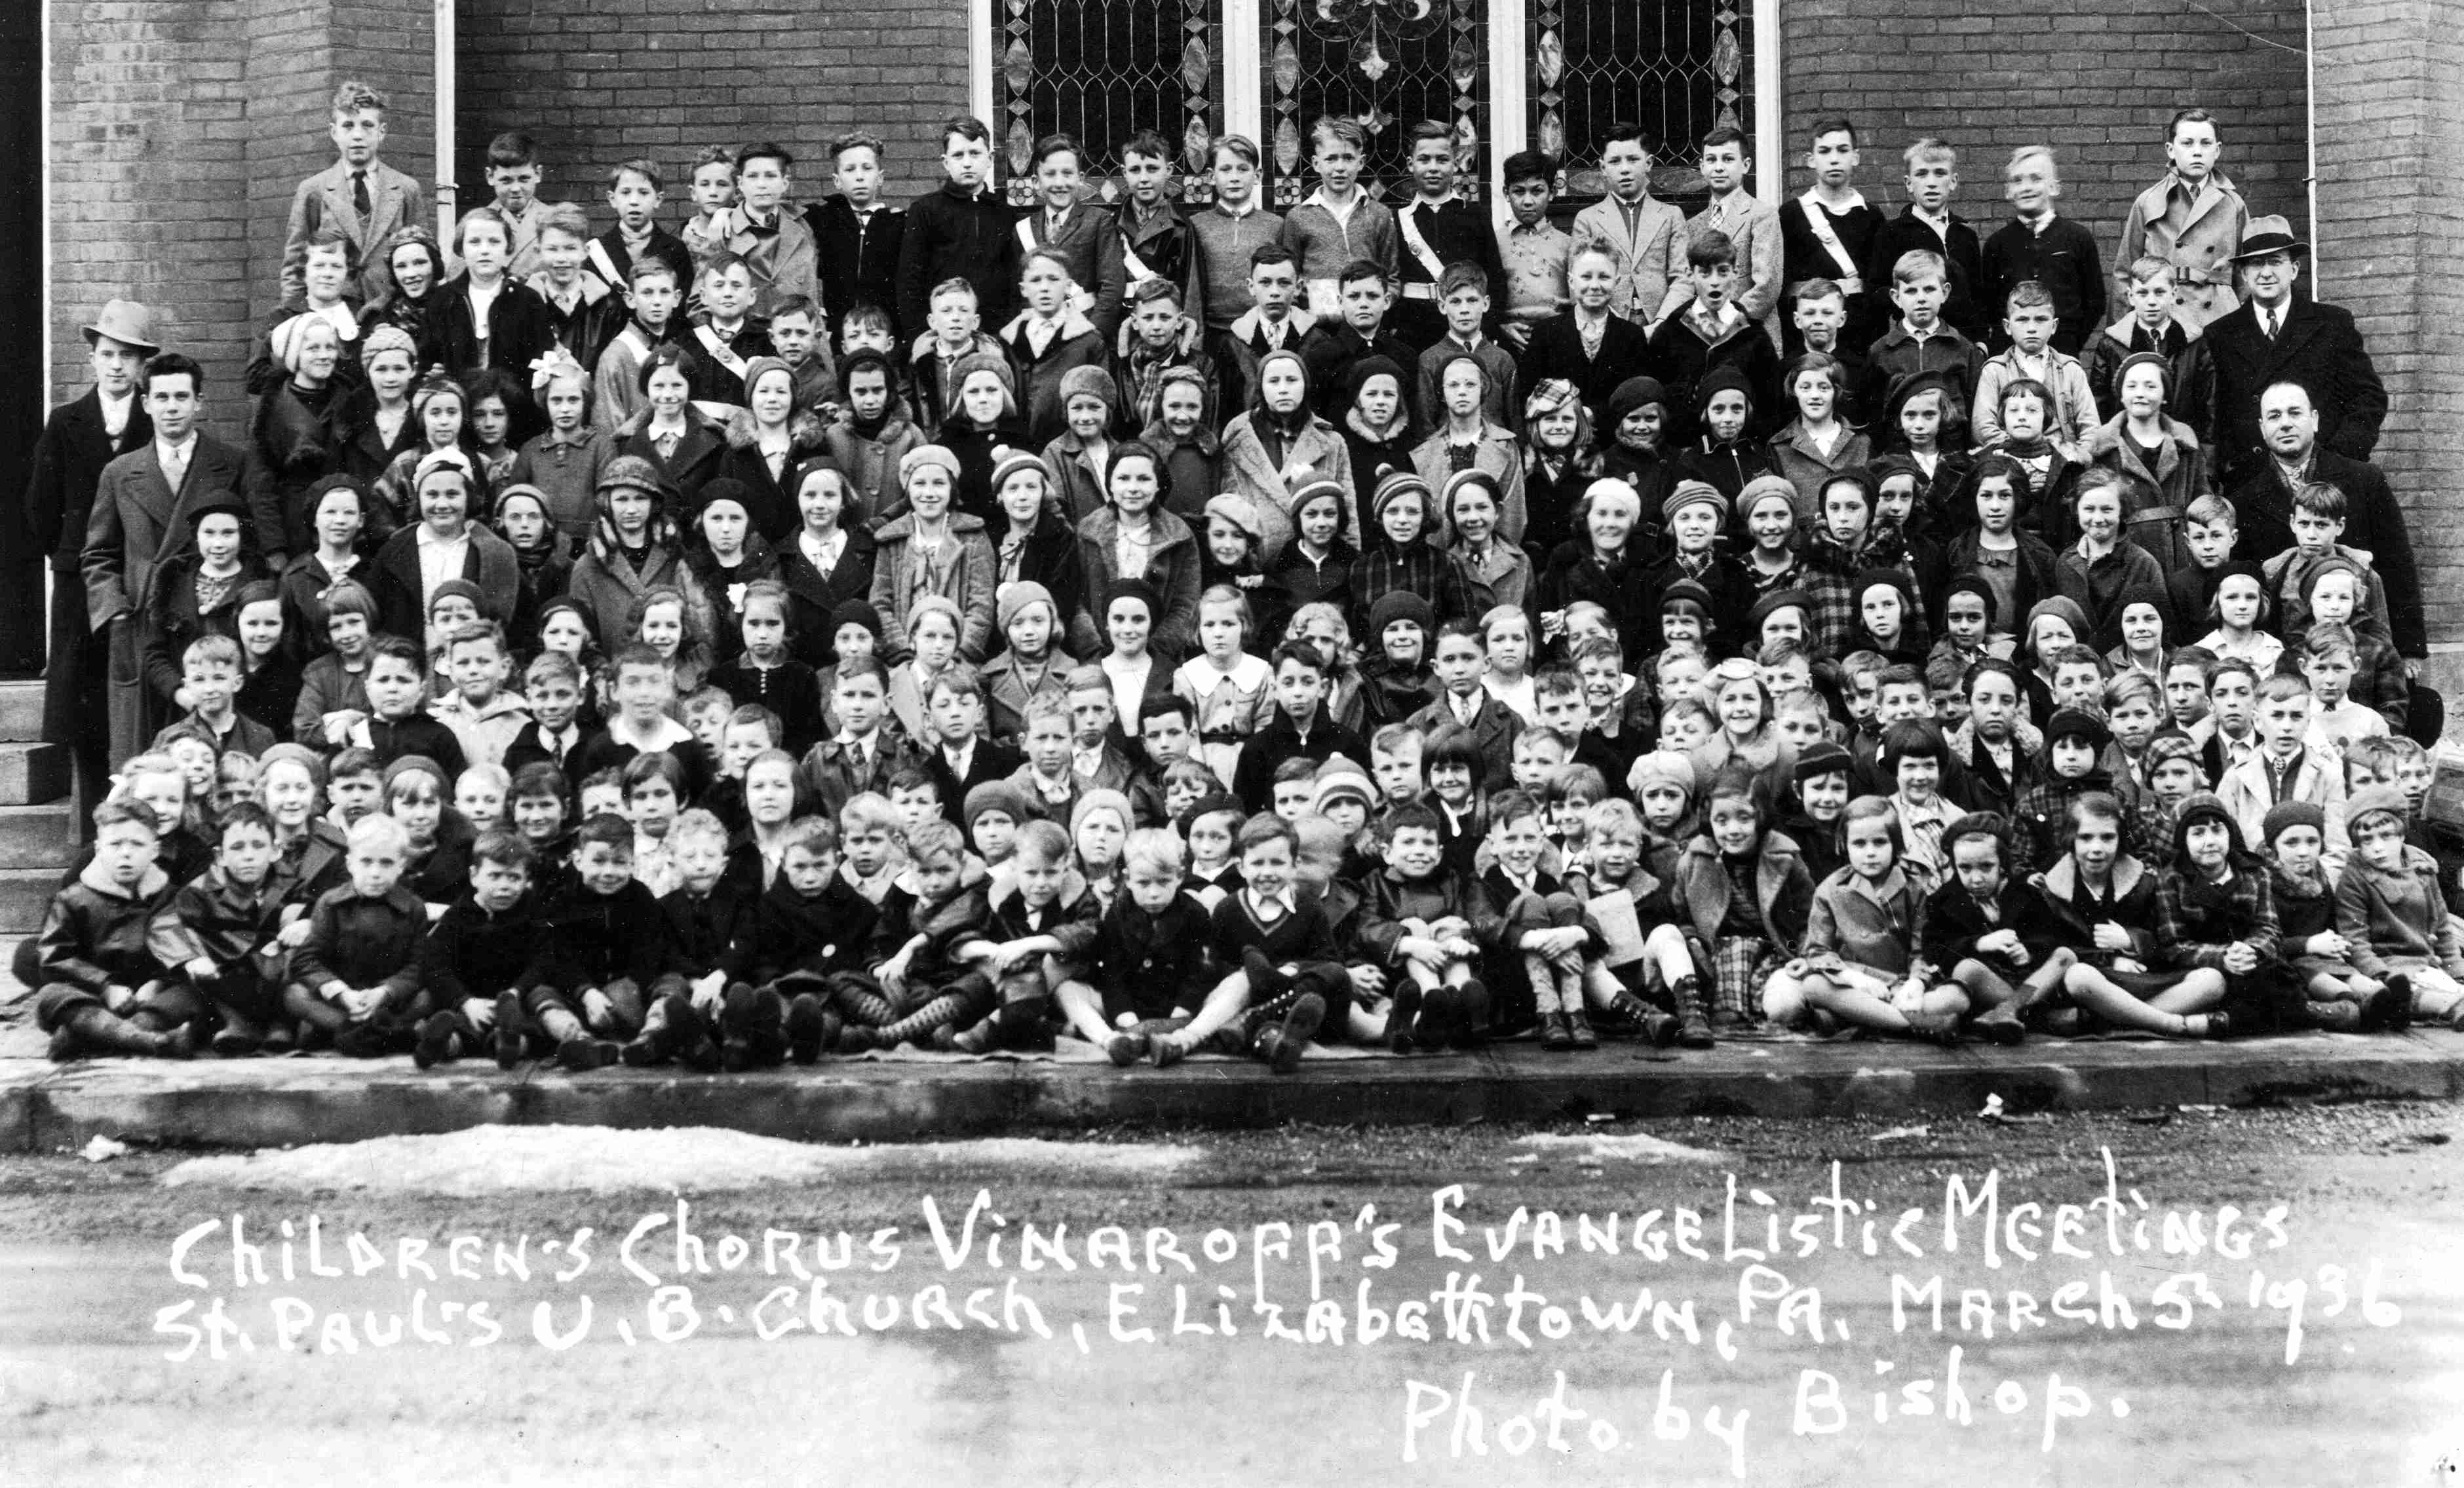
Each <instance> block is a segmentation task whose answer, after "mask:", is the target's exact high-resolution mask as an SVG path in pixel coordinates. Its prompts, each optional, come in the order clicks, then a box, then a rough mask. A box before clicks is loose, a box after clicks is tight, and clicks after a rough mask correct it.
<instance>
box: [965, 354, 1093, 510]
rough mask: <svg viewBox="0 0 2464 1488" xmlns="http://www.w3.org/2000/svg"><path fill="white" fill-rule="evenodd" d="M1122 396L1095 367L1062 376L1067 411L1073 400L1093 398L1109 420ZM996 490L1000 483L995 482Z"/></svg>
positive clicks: (1063, 405) (1079, 367)
mask: <svg viewBox="0 0 2464 1488" xmlns="http://www.w3.org/2000/svg"><path fill="white" fill-rule="evenodd" d="M1119 396H1120V394H1119V390H1118V389H1116V388H1115V387H1114V386H1113V385H1112V375H1111V373H1109V372H1107V371H1105V370H1104V369H1103V368H1102V367H1099V366H1094V365H1091V364H1090V365H1087V366H1076V367H1071V368H1070V369H1069V370H1068V371H1067V372H1064V373H1062V374H1061V406H1062V407H1063V408H1064V409H1065V410H1066V409H1067V408H1068V406H1069V400H1070V399H1072V398H1093V399H1096V400H1098V401H1099V402H1101V403H1102V404H1103V405H1104V413H1105V416H1106V417H1107V418H1109V417H1111V413H1112V404H1113V400H1115V399H1116V398H1118V397H1119ZM994 485H995V486H996V488H998V487H999V485H1000V482H998V481H996V482H994Z"/></svg>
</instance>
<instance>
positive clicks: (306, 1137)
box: [0, 1029, 2464, 1152]
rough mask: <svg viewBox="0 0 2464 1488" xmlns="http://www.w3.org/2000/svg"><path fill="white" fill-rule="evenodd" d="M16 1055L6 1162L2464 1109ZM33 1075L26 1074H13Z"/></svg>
mask: <svg viewBox="0 0 2464 1488" xmlns="http://www.w3.org/2000/svg"><path fill="white" fill-rule="evenodd" d="M30 1033H31V1030H21V1031H12V1034H14V1035H16V1036H12V1037H11V1038H9V1039H7V1040H6V1043H5V1045H0V1152H47V1151H55V1150H59V1149H67V1148H76V1147H78V1146H81V1145H82V1144H83V1143H84V1142H85V1141H86V1140H87V1139H88V1138H90V1137H92V1136H95V1135H98V1134H99V1135H104V1136H110V1137H115V1138H119V1139H121V1140H139V1141H146V1142H157V1143H165V1144H170V1145H175V1146H184V1147H229V1148H255V1147H281V1146H288V1145H295V1144H301V1143H309V1142H347V1141H357V1140H361V1139H363V1138H367V1137H375V1136H385V1135H390V1134H396V1133H405V1132H437V1131H452V1130H459V1129H462V1128H465V1127H477V1126H487V1125H495V1124H505V1125H538V1124H542V1123H565V1124H572V1125H590V1126H606V1127H684V1126H702V1127H729V1128H733V1129H736V1130H740V1131H750V1132H756V1133H759V1134H762V1135H766V1136H777V1137H787V1138H795V1139H801V1140H806V1141H831V1142H839V1141H849V1140H862V1141H868V1142H877V1141H913V1140H918V1139H929V1138H937V1137H953V1136H975V1135H984V1134H988V1133H1026V1132H1038V1131H1041V1132H1053V1131H1085V1130H1089V1129H1095V1128H1101V1127H1122V1126H1127V1127H1268V1126H1276V1125H1280V1124H1283V1123H1287V1122H1302V1123H1309V1124H1313V1125H1328V1126H1408V1125H1422V1124H1447V1125H1454V1124H1461V1123H1466V1122H1474V1121H1488V1122H1551V1121H1559V1120H1566V1119H1570V1118H1572V1119H1579V1118H1581V1117H1584V1116H1587V1115H1594V1114H1614V1115H1617V1116H1619V1117H1666V1116H1706V1115H1721V1116H1739V1115H1750V1116H1771V1117H1807V1116H1850V1115H1854V1116H1898V1115H1903V1114H1904V1115H1920V1114H1923V1115H1941V1114H1954V1113H1973V1112H1975V1111H1977V1110H1978V1109H1979V1108H1980V1107H1982V1106H1983V1105H1985V1103H1986V1101H1987V1099H1988V1098H1989V1097H1991V1096H1997V1095H1998V1096H2000V1097H2001V1099H2002V1102H2003V1105H2004V1108H2005V1109H2007V1110H2009V1111H2011V1112H2013V1113H2030V1112H2036V1111H2067V1110H2110V1109H2119V1108H2149V1107H2162V1106H2171V1105H2222V1106H2234V1105H2269V1104H2277V1103H2283V1102H2290V1101H2340V1100H2367V1099H2412V1100H2449V1101H2452V1100H2456V1099H2458V1098H2464V1033H2457V1032H2453V1031H2450V1030H2447V1029H2426V1030H2416V1031H2414V1032H2411V1033H2408V1034H2402V1035H2371V1036H2366V1037H2363V1036H2355V1035H2347V1034H2321V1033H2305V1034H2298V1035H2288V1036H2284V1037H2278V1038H2266V1039H2238V1040H2233V1041H2231V1042H2225V1043H2199V1042H2168V1041H2154V1040H2120V1039H2114V1040H2096V1039H2088V1040H2073V1041H2060V1040H2054V1039H2035V1040H2031V1041H2030V1042H2028V1043H2027V1044H2025V1045H2022V1046H2021V1047H2018V1048H2015V1049H1996V1048H1989V1047H1986V1046H1983V1045H1968V1046H1963V1047H1961V1048H1958V1049H1940V1048H1934V1047H1932V1046H1929V1045H1924V1044H1915V1043H1900V1042H1885V1041H1875V1040H1861V1039H1850V1040H1831V1041H1817V1040H1806V1039H1759V1040H1747V1039H1733V1040H1729V1041H1727V1042H1724V1043H1723V1044H1722V1045H1721V1046H1720V1047H1719V1048H1717V1049H1713V1050H1710V1051H1707V1052H1704V1053H1694V1054H1681V1053H1678V1052H1676V1051H1661V1050H1654V1049H1650V1048H1646V1047H1639V1046H1637V1045H1634V1044H1608V1045H1604V1046H1603V1047H1602V1048H1600V1049H1599V1050H1598V1051H1597V1052H1596V1053H1593V1054H1588V1055H1555V1054H1547V1053H1543V1052H1542V1051H1541V1050H1540V1049H1539V1048H1538V1047H1537V1046H1535V1045H1533V1044H1529V1043H1510V1044H1500V1045H1495V1046H1493V1047H1491V1048H1490V1049H1488V1050H1486V1051H1485V1052H1482V1053H1478V1054H1454V1055H1443V1056H1435V1057H1419V1058H1413V1059H1393V1058H1385V1057H1376V1058H1362V1057H1354V1058H1349V1059H1317V1058H1312V1059H1309V1060H1308V1061H1304V1063H1303V1065H1302V1068H1301V1070H1300V1072H1299V1073H1298V1074H1295V1075H1292V1076H1289V1077H1287V1078H1277V1077H1276V1076H1274V1075H1272V1074H1271V1073H1269V1072H1268V1071H1266V1070H1265V1068H1263V1067H1262V1066H1260V1065H1257V1064H1254V1063H1249V1062H1245V1061H1229V1060H1205V1059H1197V1060H1192V1061H1189V1062H1186V1063H1183V1064H1180V1065H1177V1066H1176V1067H1174V1068H1172V1069H1168V1070H1155V1069H1149V1068H1146V1067H1143V1066H1138V1067H1133V1068H1131V1069H1127V1070H1118V1069H1114V1068H1112V1067H1111V1066H1110V1065H1109V1064H1105V1063H1103V1062H1101V1061H1100V1059H1097V1060H1095V1061H1092V1062H1089V1061H1083V1060H1079V1061H1069V1060H1052V1059H1042V1060H1037V1059H993V1060H972V1059H967V1058H965V1057H964V1056H936V1055H908V1056H891V1057H882V1056H877V1055H876V1056H867V1057H864V1058H860V1059H853V1060H840V1059H833V1060H828V1061H824V1062H823V1063H821V1064H818V1065H814V1066H811V1067H795V1066H790V1067H788V1068H785V1069H780V1070H771V1071H765V1072H760V1073H755V1074H744V1075H696V1074H693V1073H690V1072H687V1071H683V1070H678V1069H672V1068H670V1069H658V1070H630V1069H623V1068H617V1069H609V1070H604V1071H600V1072H598V1073H594V1074H589V1075H579V1076H577V1075H569V1074H566V1073H564V1072H562V1071H561V1070H558V1069H556V1068H554V1067H553V1066H548V1065H537V1064H525V1065H523V1066H521V1067H519V1068H517V1069H515V1070H513V1071H511V1072H500V1071H498V1070H497V1069H496V1068H495V1065H493V1064H491V1063H488V1062H485V1061H479V1062H463V1063H459V1064H455V1065H452V1066H450V1067H447V1068H444V1069H439V1070H435V1071H430V1072H429V1073H425V1074H423V1073H420V1072H419V1071H417V1070H415V1069H413V1068H412V1067H411V1064H410V1061H408V1060H407V1059H390V1060H378V1061H347V1060H341V1059H336V1058H331V1057H318V1058H297V1057H295V1058H289V1059H250V1060H231V1061H224V1060H214V1059H210V1058H208V1059H200V1060H197V1061H193V1062H188V1063H174V1062H165V1061H149V1060H97V1061H84V1062H79V1063H74V1064H53V1063H50V1062H48V1061H44V1060H42V1059H40V1058H38V1057H29V1056H30V1053H31V1051H30V1049H29V1047H28V1042H29V1040H28V1039H25V1038H24V1037H23V1036H22V1035H23V1034H30ZM12 1056H13V1057H12Z"/></svg>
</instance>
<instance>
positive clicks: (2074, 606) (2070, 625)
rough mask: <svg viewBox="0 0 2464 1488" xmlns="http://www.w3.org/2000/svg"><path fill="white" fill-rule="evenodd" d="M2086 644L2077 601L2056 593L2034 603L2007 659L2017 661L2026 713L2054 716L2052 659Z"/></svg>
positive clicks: (2042, 716)
mask: <svg viewBox="0 0 2464 1488" xmlns="http://www.w3.org/2000/svg"><path fill="white" fill-rule="evenodd" d="M2086 644H2087V616H2086V615H2085V614H2084V613H2082V612H2081V611H2080V609H2079V605H2078V603H2077V602H2074V601H2071V600H2066V599H2063V598H2061V597H2060V596H2058V595H2057V596H2055V597H2054V598H2052V599H2049V600H2042V601H2039V602H2037V604H2036V606H2035V608H2034V609H2032V610H2030V611H2028V619H2027V623H2026V624H2023V625H2021V626H2020V627H2019V645H2018V648H2017V649H2016V650H2014V651H2013V653H2012V655H2011V659H2012V660H2013V661H2014V662H2016V663H2018V665H2019V667H2020V681H2021V682H2022V683H2023V684H2024V685H2025V686H2026V688H2027V692H2028V716H2029V717H2031V718H2035V719H2046V718H2051V717H2052V716H2053V715H2054V708H2055V706H2056V705H2055V702H2054V658H2055V657H2057V656H2058V655H2060V654H2061V653H2062V652H2063V651H2066V650H2068V649H2070V648H2071V647H2072V646H2085V645H2086Z"/></svg>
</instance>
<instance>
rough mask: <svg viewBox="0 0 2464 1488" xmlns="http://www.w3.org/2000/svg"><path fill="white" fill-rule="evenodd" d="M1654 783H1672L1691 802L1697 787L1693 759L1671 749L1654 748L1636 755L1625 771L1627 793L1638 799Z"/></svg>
mask: <svg viewBox="0 0 2464 1488" xmlns="http://www.w3.org/2000/svg"><path fill="white" fill-rule="evenodd" d="M1655 785H1673V786H1675V787H1677V788H1678V789H1679V790H1681V791H1683V792H1684V793H1685V799H1686V800H1687V801H1688V802H1691V801H1692V800H1693V799H1694V793H1695V791H1696V789H1697V784H1696V781H1695V778H1694V761H1693V760H1692V759H1690V758H1688V757H1687V756H1686V755H1681V754H1679V753H1678V752H1677V751H1675V750H1673V749H1656V750H1653V751H1652V752H1651V753H1649V754H1647V755H1641V756H1639V757H1638V758H1637V759H1636V760H1635V762H1634V766H1633V768H1632V769H1630V770H1628V771H1626V773H1625V788H1626V792H1627V794H1628V795H1631V796H1633V797H1635V798H1637V799H1640V798H1641V796H1642V793H1643V792H1644V791H1645V790H1647V789H1649V788H1650V787H1652V786H1655Z"/></svg>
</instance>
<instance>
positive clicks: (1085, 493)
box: [1044, 367, 1127, 522]
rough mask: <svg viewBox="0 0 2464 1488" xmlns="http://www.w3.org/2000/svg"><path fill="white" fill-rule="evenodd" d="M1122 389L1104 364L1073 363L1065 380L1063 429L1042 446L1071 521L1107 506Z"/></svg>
mask: <svg viewBox="0 0 2464 1488" xmlns="http://www.w3.org/2000/svg"><path fill="white" fill-rule="evenodd" d="M1119 398H1120V390H1119V388H1118V387H1116V386H1115V385H1114V383H1113V381H1112V376H1111V373H1109V372H1106V371H1105V370H1104V369H1103V368H1102V367H1071V368H1070V369H1069V370H1068V371H1067V372H1066V373H1064V374H1062V378H1061V412H1062V417H1063V420H1064V427H1063V428H1062V430H1061V432H1060V433H1058V434H1056V435H1054V436H1053V437H1052V442H1051V443H1049V444H1047V445H1045V447H1044V463H1045V465H1046V466H1047V467H1049V468H1050V469H1051V470H1052V479H1053V486H1054V490H1055V492H1056V493H1057V499H1058V500H1059V501H1060V503H1061V506H1062V509H1063V511H1064V512H1065V513H1066V514H1067V516H1068V518H1069V520H1070V521H1072V522H1083V521H1085V520H1086V519H1087V518H1088V517H1089V516H1092V515H1094V514H1096V513H1097V512H1100V511H1102V510H1103V508H1104V471H1105V470H1108V469H1110V468H1111V462H1112V435H1113V427H1114V426H1115V425H1117V424H1122V423H1126V422H1127V421H1126V420H1124V419H1121V418H1120V417H1118V416H1117V414H1116V412H1115V410H1116V408H1117V407H1118V406H1119V404H1118V400H1119Z"/></svg>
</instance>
